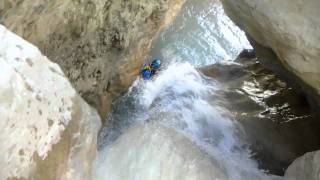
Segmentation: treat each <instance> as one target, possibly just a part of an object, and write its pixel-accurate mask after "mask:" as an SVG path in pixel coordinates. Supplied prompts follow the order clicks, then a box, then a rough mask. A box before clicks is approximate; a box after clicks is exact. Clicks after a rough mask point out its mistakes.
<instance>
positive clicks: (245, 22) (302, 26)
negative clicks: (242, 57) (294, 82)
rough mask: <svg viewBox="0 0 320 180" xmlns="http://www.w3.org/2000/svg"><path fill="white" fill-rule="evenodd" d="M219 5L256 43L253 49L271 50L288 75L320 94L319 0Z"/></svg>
mask: <svg viewBox="0 0 320 180" xmlns="http://www.w3.org/2000/svg"><path fill="white" fill-rule="evenodd" d="M222 2H223V5H224V8H225V10H226V12H227V14H228V15H229V16H230V17H231V19H232V20H233V21H234V22H235V23H236V24H237V25H238V26H240V28H242V29H243V30H244V31H245V32H246V33H247V34H248V36H250V37H251V38H252V41H255V42H254V43H253V46H254V47H255V49H258V47H257V46H260V47H259V49H260V50H261V47H263V48H265V49H266V50H268V49H271V50H272V51H273V52H274V53H275V54H276V55H277V57H278V59H279V60H280V62H281V64H282V65H283V66H284V67H285V68H286V69H287V70H288V72H290V73H291V74H294V76H296V77H298V78H297V79H300V80H302V81H303V82H304V83H305V84H307V85H308V86H310V87H312V88H311V89H313V90H314V92H315V94H316V95H317V96H318V95H320V78H319V77H320V61H319V58H320V43H319V42H320V33H319V32H320V19H319V18H318V17H319V15H320V11H319V9H320V1H317V0H307V1H303V0H283V1H277V0H264V1H260V0H253V1H252V0H222ZM256 44H257V45H256ZM260 52H261V51H260ZM257 54H258V56H259V52H258V53H257ZM260 54H261V53H260ZM262 56H264V54H262ZM267 60H269V61H273V60H274V59H272V58H270V57H269V58H267Z"/></svg>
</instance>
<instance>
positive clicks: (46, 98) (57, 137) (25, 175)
mask: <svg viewBox="0 0 320 180" xmlns="http://www.w3.org/2000/svg"><path fill="white" fill-rule="evenodd" d="M0 67H1V71H0V99H1V101H0V129H1V131H0V147H1V148H0V167H1V168H0V179H89V178H90V176H91V163H92V161H93V159H94V158H95V154H96V144H97V133H98V130H99V129H100V124H101V120H100V118H99V115H98V113H97V111H96V110H94V109H93V108H91V107H90V106H89V105H88V104H87V103H86V102H85V101H84V100H83V99H82V98H81V97H80V96H78V95H77V93H76V91H75V90H74V89H73V88H72V86H71V84H70V83H69V81H68V79H67V78H66V76H65V75H64V73H63V72H62V70H61V69H60V67H59V66H58V65H57V64H55V63H52V62H50V61H49V60H48V59H47V58H46V57H45V56H43V55H42V54H41V53H40V51H39V50H38V48H36V47H35V46H33V45H31V44H29V43H28V42H26V41H25V40H23V39H22V38H20V37H19V36H17V35H15V34H13V33H12V32H10V31H8V30H7V29H6V28H5V27H4V26H1V25H0Z"/></svg>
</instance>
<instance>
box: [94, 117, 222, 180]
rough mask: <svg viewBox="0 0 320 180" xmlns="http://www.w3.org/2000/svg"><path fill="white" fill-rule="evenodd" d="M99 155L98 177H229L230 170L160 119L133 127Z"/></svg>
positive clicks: (118, 179) (114, 179)
mask: <svg viewBox="0 0 320 180" xmlns="http://www.w3.org/2000/svg"><path fill="white" fill-rule="evenodd" d="M98 157H99V158H97V160H96V161H97V162H96V164H95V165H96V167H95V168H94V169H95V172H94V173H93V174H94V176H93V179H97V180H100V179H101V180H103V179H112V180H131V179H157V180H167V179H171V180H173V179H185V180H192V179H201V180H212V179H221V180H223V179H228V178H227V172H226V170H224V169H223V167H220V166H221V165H220V164H219V163H218V162H215V161H214V160H213V159H212V158H210V156H209V155H208V154H207V153H205V152H204V151H203V150H202V149H200V148H199V147H198V146H197V145H196V144H195V143H194V142H192V141H191V140H189V139H188V138H186V137H184V136H183V135H181V134H179V133H177V132H176V131H174V130H173V129H170V128H167V127H165V126H163V125H160V124H157V123H147V124H138V125H135V126H133V127H131V128H130V129H129V130H128V131H126V133H125V134H123V135H121V136H120V137H119V139H117V141H116V142H115V143H114V144H112V145H111V147H107V148H106V149H104V150H102V151H101V152H99V155H98ZM124 172H125V173H124Z"/></svg>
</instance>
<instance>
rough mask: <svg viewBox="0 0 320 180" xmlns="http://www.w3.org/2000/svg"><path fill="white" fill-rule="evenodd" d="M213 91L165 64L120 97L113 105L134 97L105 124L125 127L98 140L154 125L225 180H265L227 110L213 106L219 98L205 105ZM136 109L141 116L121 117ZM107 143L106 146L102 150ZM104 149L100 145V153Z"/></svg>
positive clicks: (187, 71)
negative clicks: (197, 151)
mask: <svg viewBox="0 0 320 180" xmlns="http://www.w3.org/2000/svg"><path fill="white" fill-rule="evenodd" d="M219 89H220V87H219V84H218V83H217V82H215V81H214V80H212V79H208V78H206V77H204V76H202V75H201V74H200V73H199V72H198V71H197V70H196V69H195V68H194V67H193V66H192V65H191V64H189V63H174V64H171V65H169V67H168V68H167V69H165V70H163V71H161V72H160V73H159V74H158V76H157V77H156V78H155V79H154V80H152V81H143V80H141V79H139V80H137V81H136V83H135V84H134V86H133V87H132V88H131V91H130V92H129V93H128V94H129V96H125V97H123V98H124V99H126V100H123V101H118V103H120V104H122V103H127V102H128V97H132V96H133V94H134V97H135V98H134V99H135V100H133V101H132V102H133V103H131V105H130V107H128V106H123V104H122V105H120V106H121V107H123V109H121V110H117V111H113V115H116V114H117V113H118V114H117V118H116V120H115V119H114V120H113V121H111V122H118V123H120V122H126V123H122V124H121V123H120V124H121V125H119V126H118V127H119V128H116V129H115V128H113V129H105V131H103V132H104V133H102V134H101V135H100V139H101V138H102V139H103V138H105V137H108V135H109V134H117V136H115V137H116V138H113V139H112V140H115V139H117V138H118V137H119V135H120V134H122V133H125V132H126V129H127V128H128V127H129V126H132V125H133V124H135V123H137V122H140V123H141V122H150V121H151V122H157V123H161V124H162V125H164V126H167V127H170V128H172V129H174V130H175V131H177V132H179V133H181V134H183V135H184V136H186V137H187V138H188V139H190V140H191V141H193V142H195V143H196V144H197V146H199V147H200V148H202V149H203V150H204V151H206V152H207V153H208V154H210V156H211V158H213V159H215V160H216V161H217V162H218V163H217V164H218V165H219V166H222V167H223V168H224V169H226V172H227V176H228V178H229V179H271V177H269V176H267V175H266V174H264V173H263V172H262V171H260V170H259V169H258V166H257V163H256V162H255V161H254V160H252V159H251V158H250V156H251V155H250V151H249V150H248V149H247V148H246V143H245V141H244V138H243V137H244V136H245V134H244V133H243V131H242V130H241V127H240V125H238V124H237V123H236V122H235V121H233V120H232V117H231V115H230V113H229V112H228V110H226V109H225V108H223V107H222V106H220V105H219V101H223V99H219V98H217V99H216V100H215V101H213V102H212V101H209V99H212V98H210V97H212V96H213V95H214V94H215V92H216V91H218V90H219ZM130 94H131V95H130ZM126 108H127V109H126ZM138 108H139V109H140V110H141V111H135V115H130V116H127V115H125V114H126V113H124V112H130V111H131V109H134V110H136V109H138ZM129 114H130V113H129ZM113 117H116V116H113ZM128 122H129V123H128ZM119 129H120V130H119ZM110 131H113V133H111V132H110ZM142 137H143V136H142ZM142 137H141V138H142ZM109 140H110V139H109ZM110 144H112V142H111V143H110V142H109V144H108V145H110ZM104 145H105V144H104ZM104 145H102V147H104ZM108 147H109V146H105V147H104V149H108ZM151 148H152V147H151ZM106 152H109V151H108V150H107V151H106V150H102V151H101V152H100V153H102V154H103V153H106ZM128 152H129V150H128ZM141 153H143V152H141ZM109 155H110V156H112V154H103V155H102V156H104V158H105V159H108V156H109ZM100 156H101V154H100ZM142 156H143V155H142ZM100 166H104V163H103V162H100ZM100 168H101V167H100ZM122 168H124V169H125V168H126V167H125V166H124V167H122ZM145 168H148V167H145ZM102 169H103V168H102ZM177 171H178V169H177Z"/></svg>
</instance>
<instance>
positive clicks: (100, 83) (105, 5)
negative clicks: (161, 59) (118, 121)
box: [0, 0, 184, 117]
mask: <svg viewBox="0 0 320 180" xmlns="http://www.w3.org/2000/svg"><path fill="white" fill-rule="evenodd" d="M183 2H184V0H139V1H136V0H51V1H45V0H37V1H11V0H4V2H1V3H0V22H1V23H3V24H4V25H5V26H7V27H8V29H10V30H12V31H13V32H15V33H17V34H18V35H20V36H22V37H23V38H25V39H27V40H28V41H30V42H32V43H34V44H35V45H37V46H38V47H39V48H40V50H41V51H42V52H43V53H44V54H45V55H47V56H48V57H49V58H50V59H51V60H52V61H54V62H56V63H58V64H59V65H60V67H61V68H62V70H63V71H64V72H65V74H66V75H67V77H68V78H69V79H70V81H71V83H72V85H73V86H74V87H75V89H76V90H77V91H78V92H79V93H80V95H82V97H83V98H84V99H85V100H86V101H87V102H89V103H90V104H92V105H93V106H94V107H96V108H97V109H98V111H99V113H100V115H101V116H102V117H104V116H105V114H106V112H107V111H108V108H109V105H110V102H111V100H112V99H113V98H114V97H117V96H118V95H119V94H121V93H123V92H125V91H126V90H127V88H128V87H129V85H130V84H131V83H132V81H133V79H134V78H135V75H137V74H138V73H139V69H140V66H141V64H142V63H143V61H144V59H145V57H144V56H145V55H146V53H147V51H148V50H149V46H150V44H151V41H152V38H153V37H154V36H155V35H156V33H157V32H158V31H159V29H160V28H161V27H163V26H164V25H166V24H167V23H168V22H170V19H171V18H172V17H174V15H175V13H176V12H178V10H179V8H180V7H181V5H182V4H183Z"/></svg>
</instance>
